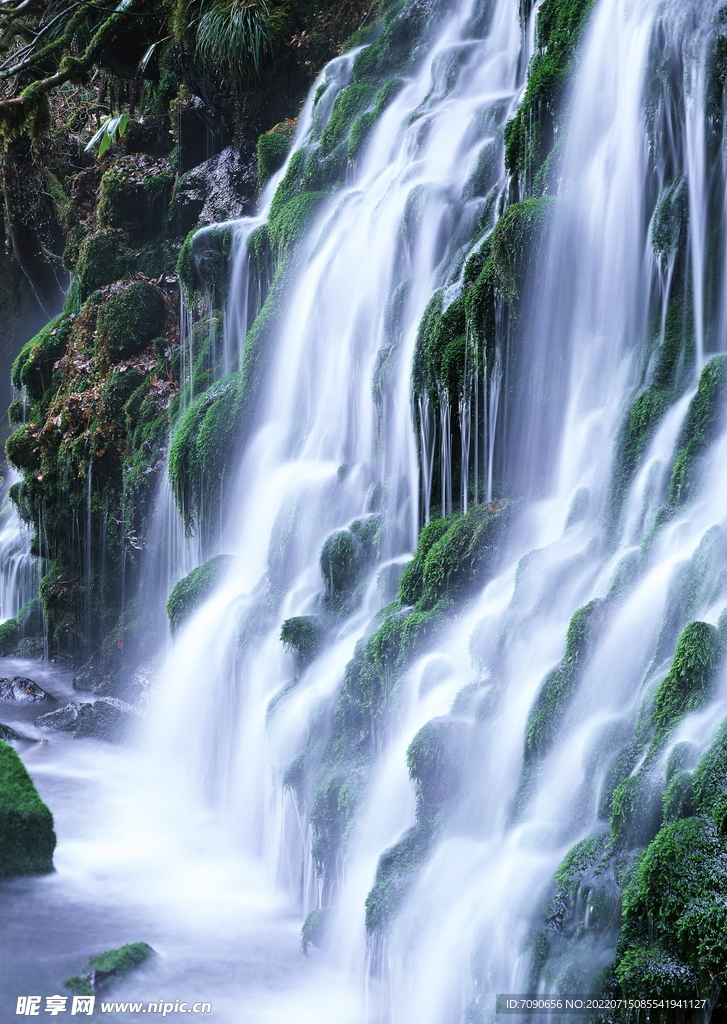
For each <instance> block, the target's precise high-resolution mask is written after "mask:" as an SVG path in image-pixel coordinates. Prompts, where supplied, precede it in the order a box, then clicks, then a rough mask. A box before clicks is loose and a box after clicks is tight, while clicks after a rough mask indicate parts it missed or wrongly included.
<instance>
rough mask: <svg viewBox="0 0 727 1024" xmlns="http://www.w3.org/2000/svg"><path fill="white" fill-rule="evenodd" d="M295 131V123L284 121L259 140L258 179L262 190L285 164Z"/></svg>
mask: <svg viewBox="0 0 727 1024" xmlns="http://www.w3.org/2000/svg"><path fill="white" fill-rule="evenodd" d="M294 130H295V124H294V122H285V121H284V122H282V124H279V125H275V127H274V128H271V129H270V131H269V132H265V133H264V134H263V135H261V136H260V138H259V139H258V140H257V179H258V184H259V185H260V188H262V187H263V185H265V183H266V182H267V180H268V179H269V178H271V177H272V176H273V174H275V172H276V171H278V170H280V168H281V167H282V166H283V164H284V163H285V158H286V157H287V155H288V152H289V151H290V143H291V139H292V135H293V131H294Z"/></svg>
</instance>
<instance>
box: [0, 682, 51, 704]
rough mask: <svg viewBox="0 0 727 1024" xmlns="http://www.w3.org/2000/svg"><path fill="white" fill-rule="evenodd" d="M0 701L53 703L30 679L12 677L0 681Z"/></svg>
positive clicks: (49, 695) (48, 695)
mask: <svg viewBox="0 0 727 1024" xmlns="http://www.w3.org/2000/svg"><path fill="white" fill-rule="evenodd" d="M0 700H13V701H15V702H16V703H18V704H31V703H38V704H40V703H43V702H50V701H54V700H55V697H52V696H51V694H50V693H46V691H45V690H43V689H41V687H40V686H38V684H37V683H34V682H33V680H32V679H26V677H25V676H13V678H12V679H0Z"/></svg>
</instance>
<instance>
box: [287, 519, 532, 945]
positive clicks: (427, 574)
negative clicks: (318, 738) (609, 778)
mask: <svg viewBox="0 0 727 1024" xmlns="http://www.w3.org/2000/svg"><path fill="white" fill-rule="evenodd" d="M516 513H517V505H516V504H514V503H511V502H494V503H491V504H487V505H482V506H476V507H475V508H472V509H470V510H469V511H468V512H467V513H466V514H464V515H463V514H461V513H459V514H455V515H452V516H449V517H446V518H445V519H443V520H439V521H435V522H432V523H430V524H429V525H428V526H427V527H426V528H425V529H424V530H423V531H422V534H421V536H420V540H419V544H418V546H417V549H416V551H415V554H414V557H413V558H412V560H411V561H410V563H409V565H408V566H407V569H406V571H405V572H404V575H403V577H402V579H401V583H400V588H399V594H398V598H397V600H396V601H394V602H392V603H391V604H389V605H388V606H386V607H385V608H384V609H383V610H382V611H381V612H380V613H379V615H378V616H376V617H375V619H374V620H373V622H372V624H371V626H370V630H369V632H368V634H367V635H366V636H364V637H363V638H362V639H361V640H359V642H358V643H357V645H356V648H355V651H354V655H353V658H352V659H351V661H350V662H349V664H348V665H347V666H346V670H345V673H344V680H343V686H342V688H341V692H340V694H339V695H338V696H337V698H336V699H335V702H334V704H333V705H332V707H330V708H329V709H328V711H327V712H326V714H330V715H331V716H332V727H331V735H330V739H329V740H328V742H327V744H326V745H325V747H324V748H321V747H320V746H319V745H317V744H316V743H315V742H313V741H312V739H311V743H310V744H309V745H308V746H307V747H306V749H305V750H304V751H303V752H302V754H301V755H299V757H298V758H296V759H295V761H294V762H293V763H292V764H291V765H290V766H289V767H288V770H287V771H286V774H285V781H286V785H287V786H288V787H289V788H290V789H291V790H293V792H294V793H295V795H296V799H297V800H298V801H299V803H300V804H301V805H302V806H305V807H308V808H309V809H310V822H311V828H312V831H313V847H312V850H313V857H314V861H315V864H316V868H317V871H318V873H319V876H320V878H321V881H322V885H323V892H324V894H325V897H326V899H328V898H330V894H331V893H332V892H333V891H335V886H336V882H337V878H338V872H339V870H340V865H341V861H342V858H343V857H345V850H346V845H347V842H348V837H349V835H350V830H351V829H352V827H353V824H354V822H355V816H356V810H357V807H358V805H359V803H360V800H361V799H362V797H363V795H364V793H365V791H366V784H367V779H368V774H369V770H370V767H371V764H372V763H373V759H374V757H375V755H376V753H377V752H378V751H379V749H380V747H381V744H382V743H383V742H384V737H385V736H386V733H387V728H388V726H387V723H388V722H389V720H390V719H391V716H393V715H395V714H396V707H397V701H398V697H399V690H400V686H401V683H402V680H403V678H404V675H405V673H406V671H407V669H408V667H409V666H410V665H411V663H412V660H413V659H414V658H415V657H416V656H418V655H420V654H423V653H426V652H427V651H428V650H430V649H431V648H432V646H433V644H434V643H435V642H436V639H437V637H438V636H439V634H440V631H441V629H442V628H443V627H444V625H445V623H446V622H447V621H448V620H449V618H450V617H451V616H452V615H453V614H456V613H457V611H458V609H459V608H461V607H462V604H463V602H466V601H467V600H468V599H469V598H471V597H472V596H474V594H475V593H477V592H478V591H479V590H480V589H481V588H482V587H484V586H485V584H486V583H487V581H488V579H490V578H491V576H492V575H493V574H494V572H495V571H496V569H497V566H498V564H499V557H500V553H501V551H502V544H503V543H504V540H505V537H506V536H507V533H508V531H509V530H510V529H512V527H513V524H514V521H515V517H516ZM378 528H379V523H378V520H377V517H376V516H373V515H372V516H371V517H370V519H369V520H368V521H366V520H364V521H362V523H358V524H352V527H351V528H349V530H348V531H339V532H338V533H335V534H333V535H332V536H331V538H329V540H328V541H327V542H326V544H325V545H324V548H323V553H322V556H321V568H322V575H323V577H324V580H326V579H327V580H328V581H329V582H327V583H326V587H327V589H326V590H325V591H324V594H323V610H324V612H325V614H324V615H323V616H321V617H302V618H299V619H292V620H287V621H286V623H284V625H283V632H282V634H281V639H282V640H283V642H284V643H286V645H288V646H289V647H293V648H294V649H295V650H296V651H298V652H299V656H300V658H301V660H302V662H303V664H302V666H301V667H304V666H305V662H306V659H308V658H310V657H311V656H312V653H313V652H317V651H319V650H320V649H321V648H322V646H323V644H324V643H325V632H326V628H328V627H329V626H330V622H331V617H332V616H333V617H334V618H333V622H335V617H338V616H340V615H345V614H348V610H349V609H350V608H351V607H352V606H353V607H355V604H354V605H352V603H351V602H352V600H354V597H353V595H354V594H355V593H356V589H357V587H359V585H360V581H361V580H362V578H363V577H362V575H361V574H362V573H367V574H369V575H370V574H371V572H372V571H373V570H374V568H375V565H376V559H377V558H378V557H379V556H378V555H377V552H376V548H375V546H373V547H371V548H370V549H369V553H368V556H366V553H365V552H366V549H365V546H364V545H365V543H366V542H368V543H369V544H372V543H374V544H375V542H373V541H372V538H374V537H375V531H376V529H378ZM367 533H368V541H367ZM364 567H365V568H364ZM452 728H457V727H456V726H452ZM449 730H450V724H449V723H448V722H445V723H444V724H442V725H438V726H432V730H430V732H432V735H431V736H430V735H429V733H427V732H426V731H425V733H423V734H422V737H421V742H420V743H418V744H415V745H413V747H412V753H411V758H410V760H411V771H412V778H413V779H415V780H416V785H417V786H419V787H420V789H421V814H420V816H419V818H418V819H417V820H418V825H417V830H415V833H413V834H412V835H411V836H408V837H405V839H404V840H402V843H403V846H402V847H401V850H399V848H398V847H395V848H394V852H392V854H391V857H390V858H389V860H390V862H391V863H390V864H389V861H387V865H389V866H387V867H382V869H381V871H382V873H381V875H380V878H379V881H380V882H381V887H380V889H379V890H377V893H378V895H376V896H372V901H373V903H372V906H373V905H374V904H375V906H376V908H378V909H372V910H371V912H370V920H371V927H372V928H374V929H378V928H379V926H382V927H383V925H384V923H385V921H388V920H389V919H390V917H391V916H392V915H393V913H394V909H395V906H398V901H399V898H400V896H401V898H403V896H404V892H405V890H406V889H408V886H409V885H410V883H411V881H412V880H413V877H414V868H415V865H417V864H419V863H420V862H421V860H422V859H423V857H424V856H425V855H426V852H427V851H428V850H429V848H430V843H431V841H432V839H433V837H434V834H435V832H436V831H437V829H438V828H439V824H436V823H435V822H434V818H437V822H440V821H441V822H443V821H444V817H445V815H444V811H443V808H444V803H445V802H446V801H444V798H441V799H440V797H438V796H437V795H436V794H437V793H438V792H439V790H438V789H437V786H438V785H439V782H437V780H438V779H439V780H440V782H441V784H442V785H443V786H444V782H443V781H442V780H443V779H444V777H445V775H446V774H447V772H448V771H449V769H446V770H445V767H444V761H445V760H446V757H447V755H446V752H445V751H444V746H446V744H445V742H444V738H443V737H445V735H449ZM434 731H436V736H435V735H434ZM426 737H429V738H426ZM438 737H439V739H441V740H442V742H441V744H440V743H439V739H438ZM430 741H431V742H430ZM438 744H439V745H438ZM440 746H441V747H442V749H441V750H440V752H439V753H437V751H438V750H439V748H440ZM427 752H429V753H430V754H431V758H432V759H433V760H432V763H431V764H429V761H428V760H427V758H428V757H429V754H428V753H427ZM440 761H441V765H439V762H440ZM437 765H439V767H437ZM453 770H454V769H453ZM447 777H449V776H447ZM445 788H446V787H445ZM438 801H439V802H438ZM435 805H436V808H437V809H436V811H435ZM440 812H441V814H440ZM382 863H383V862H382ZM404 876H406V878H404ZM396 894H399V895H396ZM387 908H388V909H387Z"/></svg>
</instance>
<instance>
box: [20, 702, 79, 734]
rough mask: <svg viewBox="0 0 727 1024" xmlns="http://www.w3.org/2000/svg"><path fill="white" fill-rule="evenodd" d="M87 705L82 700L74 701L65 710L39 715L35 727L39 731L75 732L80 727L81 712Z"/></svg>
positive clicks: (59, 709)
mask: <svg viewBox="0 0 727 1024" xmlns="http://www.w3.org/2000/svg"><path fill="white" fill-rule="evenodd" d="M86 706H87V705H86V704H85V703H84V702H83V701H80V700H74V701H72V702H71V703H70V704H66V706H65V707H64V708H58V709H57V710H56V711H48V712H46V714H45V715H39V716H38V718H36V719H35V722H34V723H33V724H34V725H37V726H38V728H39V729H54V730H55V731H57V732H73V731H74V730H75V728H76V726H77V725H78V718H79V715H80V714H81V710H82V709H83V708H85V707H86Z"/></svg>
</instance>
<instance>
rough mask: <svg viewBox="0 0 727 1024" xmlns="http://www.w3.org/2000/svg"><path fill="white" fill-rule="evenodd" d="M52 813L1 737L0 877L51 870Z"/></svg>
mask: <svg viewBox="0 0 727 1024" xmlns="http://www.w3.org/2000/svg"><path fill="white" fill-rule="evenodd" d="M55 845H56V837H55V832H54V831H53V815H52V814H51V812H50V811H49V810H48V808H47V807H46V805H45V804H44V803H43V801H42V800H41V798H40V797H39V796H38V792H37V790H36V788H35V786H34V785H33V780H32V779H31V778H30V775H28V772H27V770H26V768H25V765H24V764H23V762H22V761H21V760H20V758H19V757H18V754H17V753H16V751H15V750H13V748H12V747H11V746H9V745H8V744H7V743H6V742H5V741H4V740H0V878H11V877H13V876H15V875H42V874H47V873H48V872H50V871H52V870H53V850H54V849H55Z"/></svg>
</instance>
